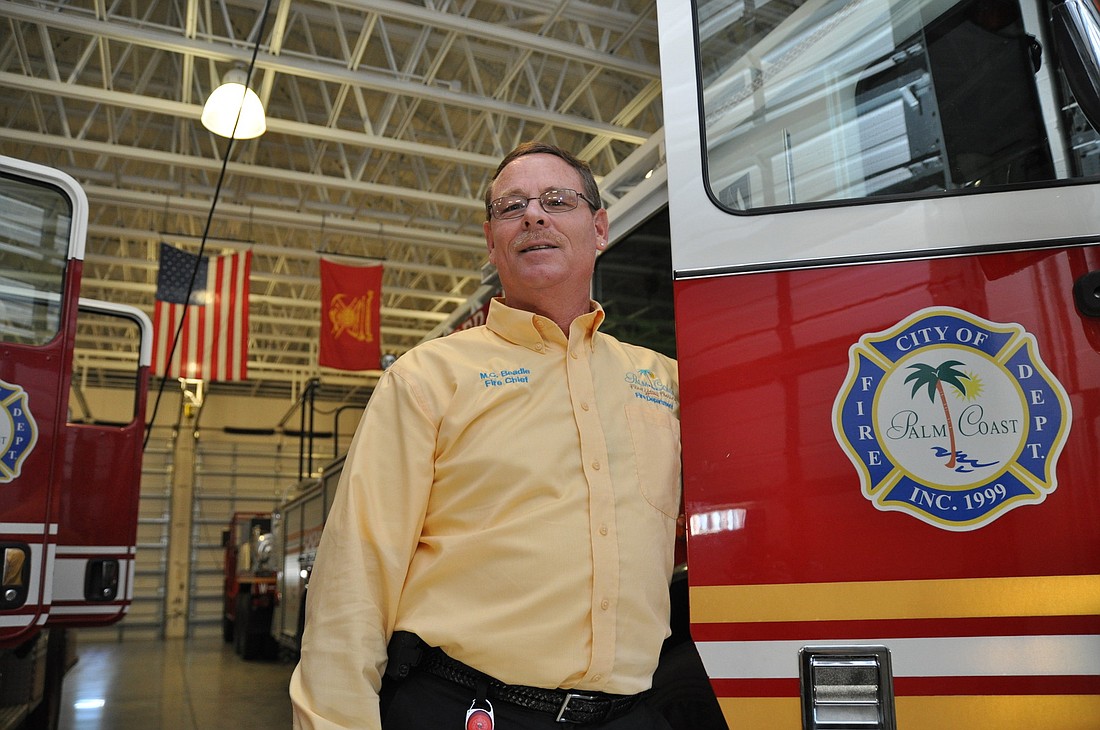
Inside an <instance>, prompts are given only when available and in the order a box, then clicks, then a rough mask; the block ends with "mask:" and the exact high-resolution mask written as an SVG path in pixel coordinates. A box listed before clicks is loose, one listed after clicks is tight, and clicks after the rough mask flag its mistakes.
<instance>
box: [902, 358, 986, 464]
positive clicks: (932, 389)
mask: <svg viewBox="0 0 1100 730" xmlns="http://www.w3.org/2000/svg"><path fill="white" fill-rule="evenodd" d="M962 364H963V363H961V362H959V361H958V360H948V361H947V362H944V363H941V364H940V366H939V367H935V368H934V367H932V366H931V365H925V364H924V363H917V364H915V365H910V366H909V368H910V369H911V370H915V371H916V372H914V373H910V374H909V377H907V378H906V379H905V382H906V383H908V382H910V381H912V383H913V392H912V393H911V394H910V397H911V398H912V397H916V395H917V391H918V390H920V389H921V388H928V399H929V400H931V401H932V402H933V403H935V402H936V395H937V394H939V396H940V405H942V406H943V415H944V418H946V419H947V436H948V438H949V439H950V442H951V458H950V459H949V460H948V462H947V468H948V469H954V468H955V427H954V426H953V425H951V409H950V408H948V406H947V394H946V393H944V390H943V384H944V383H947V384H949V385H952V386H954V387H955V389H956V390H958V391H959V392H960V393H962V394H963V395H966V384H965V383H963V380H969V379H970V376H969V375H967V374H966V373H964V372H962V371H960V370H957V369H956V368H955V366H956V365H962Z"/></svg>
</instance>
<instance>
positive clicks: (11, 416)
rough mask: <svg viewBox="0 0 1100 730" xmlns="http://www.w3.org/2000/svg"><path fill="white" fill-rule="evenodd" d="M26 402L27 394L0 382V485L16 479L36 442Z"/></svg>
mask: <svg viewBox="0 0 1100 730" xmlns="http://www.w3.org/2000/svg"><path fill="white" fill-rule="evenodd" d="M28 400H29V396H28V395H27V391H25V390H23V389H22V388H21V387H19V386H18V385H12V384H10V383H6V382H4V381H3V380H0V484H7V483H8V482H11V481H14V480H15V479H18V478H19V473H20V471H22V469H23V460H24V459H26V458H27V456H29V455H30V453H31V452H32V451H34V445H35V443H37V441H38V426H37V424H35V422H34V417H33V416H31V409H30V406H29V405H28V403H27V401H28Z"/></svg>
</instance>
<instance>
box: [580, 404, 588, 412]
mask: <svg viewBox="0 0 1100 730" xmlns="http://www.w3.org/2000/svg"><path fill="white" fill-rule="evenodd" d="M581 410H582V411H587V410H588V404H587V403H581Z"/></svg>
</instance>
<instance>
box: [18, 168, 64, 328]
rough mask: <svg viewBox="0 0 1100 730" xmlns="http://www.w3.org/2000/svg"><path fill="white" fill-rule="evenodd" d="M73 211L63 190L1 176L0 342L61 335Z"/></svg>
mask: <svg viewBox="0 0 1100 730" xmlns="http://www.w3.org/2000/svg"><path fill="white" fill-rule="evenodd" d="M71 225H72V207H71V204H70V201H69V199H68V198H67V197H66V196H65V195H64V194H63V193H62V192H61V191H59V190H56V189H54V188H51V187H47V186H43V185H39V184H37V183H32V182H29V181H27V180H22V179H18V178H13V177H7V176H0V340H2V341H3V342H14V343H20V344H30V345H41V344H44V343H46V342H49V341H50V340H51V339H53V337H54V336H55V335H56V334H57V330H58V327H59V322H60V306H61V291H62V286H63V284H64V278H65V264H66V261H67V260H68V251H69V229H70V227H71Z"/></svg>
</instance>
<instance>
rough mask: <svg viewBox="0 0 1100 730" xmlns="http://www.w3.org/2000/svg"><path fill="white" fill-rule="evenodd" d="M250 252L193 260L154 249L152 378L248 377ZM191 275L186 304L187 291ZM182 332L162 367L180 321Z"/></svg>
mask: <svg viewBox="0 0 1100 730" xmlns="http://www.w3.org/2000/svg"><path fill="white" fill-rule="evenodd" d="M196 265H197V266H198V271H195V267H196ZM251 268H252V252H251V251H246V252H244V253H237V254H231V255H229V256H214V257H211V258H207V257H199V256H196V255H195V254H191V253H188V252H186V251H181V250H179V249H178V248H175V247H173V246H170V245H168V244H167V243H162V244H160V269H159V270H158V271H157V299H156V307H155V309H154V312H153V372H154V373H156V374H157V375H160V376H161V377H167V378H176V377H184V378H202V379H203V380H207V381H213V380H244V379H246V378H247V377H248V276H249V272H250V270H251ZM192 275H194V279H195V284H194V289H193V290H192V292H191V298H190V300H188V299H187V288H188V285H189V284H190V283H191V277H192ZM181 317H182V318H183V330H182V331H181V332H180V337H179V343H178V344H177V345H176V351H175V354H174V355H173V356H172V361H171V363H169V362H168V356H169V353H170V352H171V351H172V343H173V341H174V340H175V337H176V329H177V327H179V323H180V318H181Z"/></svg>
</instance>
